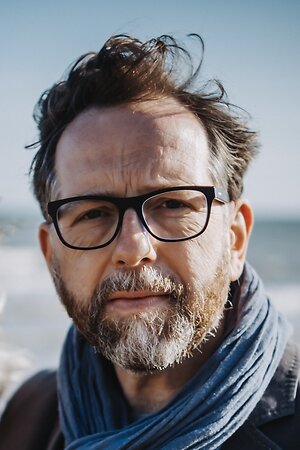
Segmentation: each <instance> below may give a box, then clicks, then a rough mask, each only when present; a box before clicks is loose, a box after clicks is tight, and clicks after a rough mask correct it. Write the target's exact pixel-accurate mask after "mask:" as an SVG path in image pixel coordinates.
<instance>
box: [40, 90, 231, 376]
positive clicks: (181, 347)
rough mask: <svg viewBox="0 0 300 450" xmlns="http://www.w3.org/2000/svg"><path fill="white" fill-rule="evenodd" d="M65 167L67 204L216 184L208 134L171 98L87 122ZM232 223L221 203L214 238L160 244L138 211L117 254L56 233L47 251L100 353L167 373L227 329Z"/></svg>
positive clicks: (60, 171)
mask: <svg viewBox="0 0 300 450" xmlns="http://www.w3.org/2000/svg"><path fill="white" fill-rule="evenodd" d="M55 167H56V179H57V183H56V186H55V191H56V193H57V197H58V198H65V197H73V196H81V195H88V194H100V195H109V196H118V197H130V196H136V195H140V194H144V193H147V192H150V191H154V190H157V189H160V188H165V187H172V186H190V185H195V186H197V185H199V186H205V185H212V184H213V183H212V180H211V177H210V173H209V170H208V143H207V138H206V135H205V132H204V129H203V127H202V125H201V124H200V122H199V120H198V119H196V118H195V117H194V116H193V114H192V113H191V112H189V111H188V110H186V109H185V108H184V107H182V106H180V105H179V104H178V103H177V102H176V101H175V100H171V99H169V100H167V99H165V100H160V101H151V102H144V103H140V104H137V105H135V104H133V105H124V106H115V107H110V108H102V109H95V108H94V109H89V110H87V111H85V112H83V113H81V114H80V115H79V116H77V117H76V118H75V120H74V121H73V122H72V123H71V124H69V126H68V127H67V128H66V130H65V131H64V132H63V134H62V136H61V138H60V140H59V142H58V145H57V152H56V162H55ZM227 222H228V221H227V220H226V214H225V207H224V206H222V205H221V204H219V203H217V202H214V203H213V206H212V211H211V217H210V222H209V225H208V228H207V229H206V231H205V233H204V234H202V235H201V236H199V237H198V238H195V239H192V240H189V241H184V242H174V243H170V242H160V241H158V240H156V239H155V238H154V237H152V236H151V235H149V234H148V233H147V232H146V231H145V230H144V229H143V226H142V224H141V223H140V221H139V219H138V217H137V215H136V213H135V212H134V211H133V210H130V209H129V210H127V211H126V212H125V215H124V219H123V225H122V229H121V231H120V232H119V234H118V236H117V237H116V239H115V240H114V241H113V242H112V243H111V244H109V245H108V246H107V247H104V248H100V249H96V250H89V251H87V250H74V249H69V248H67V247H65V246H64V245H63V244H62V243H61V242H60V241H59V239H58V237H57V235H56V233H55V231H54V228H53V226H51V228H50V230H49V233H48V232H47V233H48V234H47V239H46V240H47V243H46V244H45V242H43V238H42V247H43V251H44V253H45V256H46V259H47V261H48V264H49V266H50V269H51V271H52V274H53V277H54V281H55V284H56V287H57V290H58V293H59V295H60V297H61V300H62V302H63V303H64V304H65V305H66V307H67V310H68V312H69V314H70V315H71V316H72V317H73V320H74V322H75V324H76V325H77V326H78V328H79V329H80V331H81V332H82V333H83V334H84V335H85V336H86V337H87V339H88V340H89V341H90V342H91V343H92V345H95V346H96V348H98V350H100V351H102V352H103V353H104V354H105V356H107V357H108V358H110V359H111V360H112V361H113V362H114V363H116V364H119V365H121V366H123V367H126V368H128V369H130V370H136V371H138V370H152V369H155V368H159V369H162V368H165V367H167V366H168V365H172V364H173V363H174V362H175V361H180V360H181V359H182V358H184V357H185V356H187V355H188V354H190V353H191V351H192V350H193V349H194V348H195V347H197V346H199V345H200V343H201V342H202V341H203V340H204V339H205V338H206V337H207V336H208V334H209V333H210V332H211V331H212V329H213V328H214V327H216V326H217V324H218V322H219V319H220V317H221V315H222V309H223V306H224V303H225V302H226V299H227V293H228V287H229V281H230V273H229V271H230V270H229V253H230V251H229V225H228V223H227ZM44 240H45V239H44Z"/></svg>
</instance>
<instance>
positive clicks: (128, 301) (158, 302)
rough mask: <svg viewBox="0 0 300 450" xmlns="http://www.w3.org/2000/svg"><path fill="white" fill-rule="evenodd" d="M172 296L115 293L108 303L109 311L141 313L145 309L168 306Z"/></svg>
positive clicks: (140, 292) (145, 293)
mask: <svg viewBox="0 0 300 450" xmlns="http://www.w3.org/2000/svg"><path fill="white" fill-rule="evenodd" d="M169 298H170V296H169V295H168V294H165V293H164V292H161V293H160V292H158V293H157V292H148V291H147V292H145V291H133V292H127V291H124V292H114V293H113V294H111V295H110V296H109V297H108V301H107V303H106V308H107V310H115V311H120V312H121V311H124V312H126V311H128V312H130V311H140V310H143V309H149V308H153V307H154V308H155V307H159V306H162V305H164V306H166V304H167V303H168V302H169Z"/></svg>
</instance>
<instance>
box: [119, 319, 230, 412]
mask: <svg viewBox="0 0 300 450" xmlns="http://www.w3.org/2000/svg"><path fill="white" fill-rule="evenodd" d="M223 329H224V324H223V323H222V324H220V325H219V328H218V331H217V334H216V335H215V336H214V337H212V338H210V339H209V340H208V341H207V342H205V343H203V344H202V345H201V350H200V351H199V350H195V351H194V352H193V354H192V356H191V357H190V358H186V359H184V360H183V361H182V362H181V363H180V364H175V365H174V366H173V367H168V368H166V369H164V370H161V371H158V370H157V371H155V372H153V373H151V374H137V373H134V372H131V371H128V370H126V369H123V368H121V367H118V366H115V371H116V375H117V378H118V380H119V383H120V385H121V387H122V390H123V392H124V395H125V398H126V399H127V401H128V403H129V405H130V406H131V408H132V410H133V412H134V413H135V414H150V413H155V412H157V411H159V410H161V409H162V408H163V407H165V406H166V405H167V404H168V403H169V402H170V401H171V400H172V399H173V398H174V397H175V395H176V394H177V393H178V392H179V391H180V389H181V388H182V387H183V386H184V385H185V384H186V383H187V382H188V381H189V380H190V379H191V378H192V377H193V376H194V375H195V374H196V373H197V372H198V370H199V369H200V368H201V367H202V366H203V364H204V363H205V362H206V361H207V360H208V359H209V357H210V356H211V355H212V353H213V352H214V351H215V350H216V348H217V347H218V346H219V344H220V342H221V340H222V336H223Z"/></svg>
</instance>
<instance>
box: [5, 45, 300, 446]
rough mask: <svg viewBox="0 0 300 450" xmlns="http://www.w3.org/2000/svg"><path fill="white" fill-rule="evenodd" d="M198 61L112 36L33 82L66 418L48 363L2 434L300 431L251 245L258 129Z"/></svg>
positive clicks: (46, 439)
mask: <svg viewBox="0 0 300 450" xmlns="http://www.w3.org/2000/svg"><path fill="white" fill-rule="evenodd" d="M190 61H191V60H190V59H189V54H188V52H187V51H186V50H184V49H182V48H181V47H180V46H179V45H178V44H177V43H176V41H175V40H174V39H172V38H169V37H163V38H160V39H158V40H151V41H149V42H146V43H141V42H140V41H138V40H135V39H132V38H130V37H128V36H115V37H112V38H111V39H109V40H108V41H107V42H106V44H105V45H104V47H103V48H102V49H101V50H100V52H99V53H91V54H88V55H85V56H83V57H81V58H80V59H79V60H78V61H77V62H76V64H75V65H74V66H73V68H72V69H71V71H70V73H69V75H68V77H67V79H66V80H65V81H63V82H60V83H58V84H55V85H54V86H53V87H52V88H51V89H50V90H49V91H47V92H46V93H45V94H44V95H43V96H42V97H41V100H40V102H39V112H38V114H37V115H36V118H37V122H38V126H39V131H40V139H39V142H38V143H37V144H36V145H37V146H38V152H37V154H36V156H35V159H34V162H33V166H32V173H33V186H34V191H35V194H36V197H37V199H38V201H39V203H40V205H41V209H42V212H43V214H44V217H45V222H44V223H43V224H42V225H41V227H40V232H39V237H40V244H41V249H42V251H43V254H44V256H45V259H46V262H47V264H48V267H49V270H50V272H51V274H52V277H53V280H54V283H55V286H56V289H57V292H58V294H59V297H60V299H61V301H62V303H63V304H64V305H65V307H66V309H67V311H68V314H69V315H70V317H71V318H72V319H73V322H74V326H73V327H72V328H71V330H70V331H69V333H68V336H67V338H66V341H65V344H64V348H63V351H62V357H61V361H60V366H59V369H58V374H57V390H58V406H59V418H58V413H57V410H56V408H57V405H56V382H55V378H54V376H53V374H49V373H42V374H38V375H37V376H36V377H34V378H33V379H32V380H30V381H29V382H27V384H25V385H24V386H23V387H22V388H21V390H20V391H19V392H18V393H17V394H16V396H15V397H14V398H13V399H12V401H11V403H10V405H9V406H8V408H7V411H6V414H5V415H4V417H3V421H2V429H1V432H0V436H1V439H2V441H1V442H2V446H1V444H0V447H1V448H14V449H16V448H22V449H24V448H26V449H35V448H37V449H44V448H45V449H62V448H67V449H68V450H71V449H75V448H76V449H125V448H126V449H187V448H188V449H219V448H222V449H240V448H245V449H266V448H270V449H275V448H276V449H279V448H284V449H296V448H299V444H300V434H299V427H297V423H299V400H298V409H297V408H296V392H297V386H298V381H297V376H298V369H299V359H298V354H297V350H296V349H295V347H294V346H293V345H292V344H288V338H289V335H290V330H289V326H288V325H287V323H286V322H285V320H284V319H283V318H282V317H281V316H280V315H279V313H278V312H277V311H276V309H275V308H274V306H273V304H272V303H271V302H270V301H269V300H268V298H267V297H266V294H265V293H264V290H263V287H262V283H261V281H260V280H259V278H258V276H257V275H256V273H255V272H254V271H253V269H252V268H251V267H250V266H249V265H247V264H246V263H245V256H246V250H247V244H248V240H249V236H250V232H251V228H252V222H253V217H252V211H251V207H250V205H249V203H248V202H247V201H246V200H245V199H244V198H243V197H242V196H241V195H242V190H243V175H244V173H245V171H246V169H247V167H248V164H249V162H250V161H251V160H252V159H253V157H254V155H255V153H256V146H257V144H256V136H255V133H253V132H251V131H250V130H249V129H248V128H247V126H246V125H245V123H244V122H243V120H242V118H241V117H240V115H239V114H238V113H237V110H234V109H233V108H232V107H231V106H230V105H229V104H228V103H227V102H226V100H225V99H224V91H223V88H222V87H221V86H219V89H218V90H217V91H216V92H215V93H213V92H208V91H207V90H205V88H201V89H200V88H199V87H198V88H196V87H195V86H196V82H197V75H198V72H199V69H200V66H199V67H198V68H197V69H196V70H195V71H193V70H192V69H191V62H190ZM186 69H187V70H186ZM189 69H191V72H190V75H188V76H186V78H184V75H182V74H183V73H186V72H188V71H189ZM193 85H194V87H193ZM13 430H18V433H17V432H15V433H14V432H13Z"/></svg>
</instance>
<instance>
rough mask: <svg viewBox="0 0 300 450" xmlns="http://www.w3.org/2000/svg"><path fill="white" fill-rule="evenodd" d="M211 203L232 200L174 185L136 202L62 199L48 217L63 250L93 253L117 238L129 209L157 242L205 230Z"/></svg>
mask: <svg viewBox="0 0 300 450" xmlns="http://www.w3.org/2000/svg"><path fill="white" fill-rule="evenodd" d="M213 200H217V201H219V202H221V203H227V202H229V201H230V200H229V196H228V193H227V192H225V191H224V190H223V189H221V188H218V187H214V186H178V187H170V188H166V189H159V190H156V191H152V192H149V193H147V194H144V195H138V196H136V197H108V196H103V195H84V196H80V197H71V198H64V199H61V200H55V201H52V202H49V203H48V214H49V216H50V217H51V219H52V221H53V224H54V226H55V229H56V232H57V234H58V236H59V238H60V240H61V242H62V243H63V244H64V245H66V246H67V247H69V248H73V249H78V250H93V249H97V248H101V247H105V246H106V245H109V244H110V243H111V242H112V241H113V240H114V239H115V237H116V236H117V234H118V233H119V231H120V229H121V227H122V222H123V217H124V214H125V212H126V211H127V210H128V209H133V210H134V211H135V212H136V214H137V216H138V218H139V220H140V222H141V223H142V225H143V227H144V228H145V229H146V230H147V231H148V233H150V234H151V235H152V236H153V237H154V238H156V239H158V240H159V241H163V242H178V241H185V240H188V239H193V238H195V237H197V236H199V235H200V234H202V233H203V232H204V231H205V229H206V227H207V225H208V222H209V218H210V212H211V206H212V202H213Z"/></svg>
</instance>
